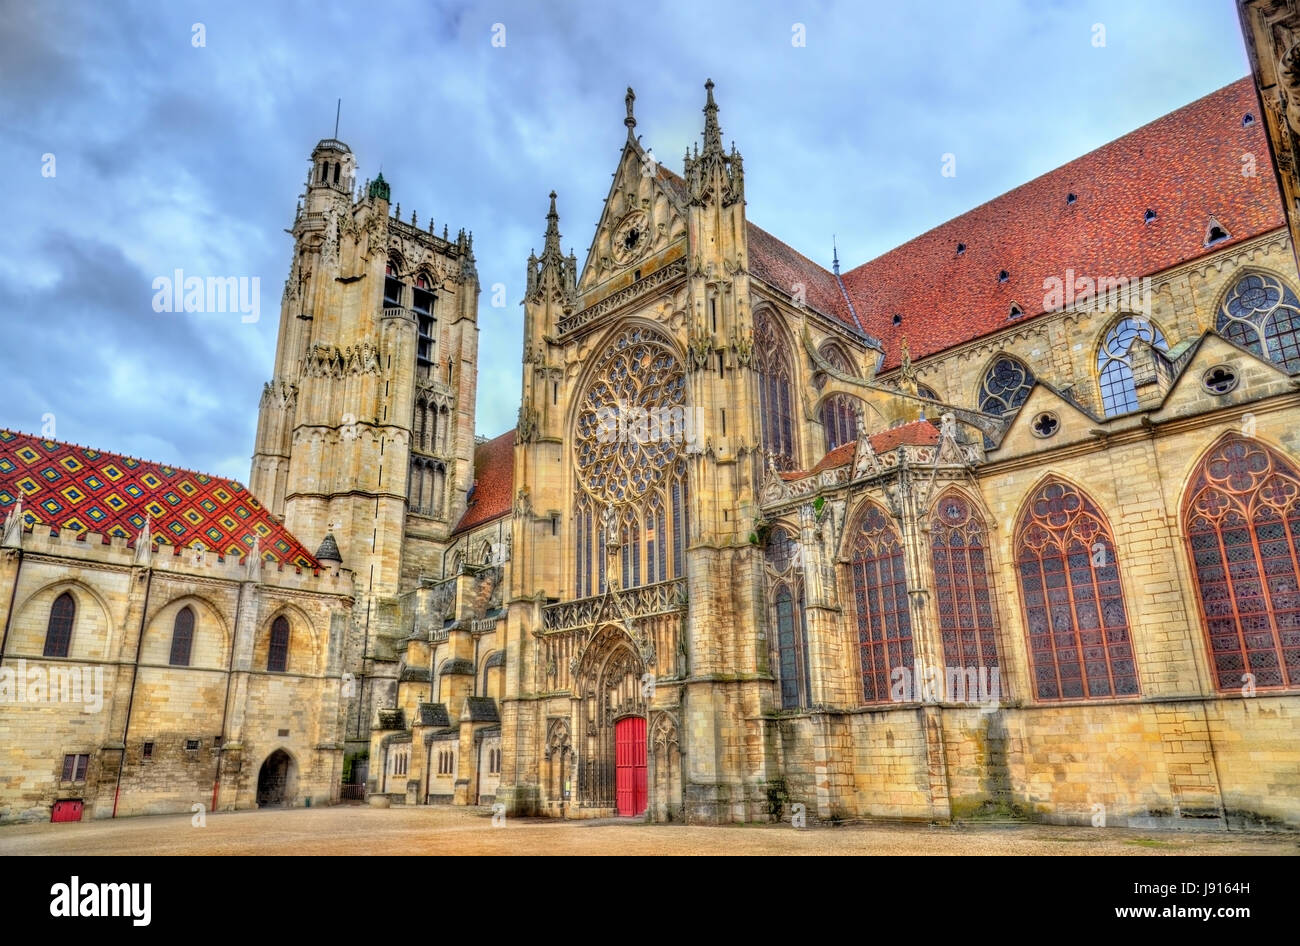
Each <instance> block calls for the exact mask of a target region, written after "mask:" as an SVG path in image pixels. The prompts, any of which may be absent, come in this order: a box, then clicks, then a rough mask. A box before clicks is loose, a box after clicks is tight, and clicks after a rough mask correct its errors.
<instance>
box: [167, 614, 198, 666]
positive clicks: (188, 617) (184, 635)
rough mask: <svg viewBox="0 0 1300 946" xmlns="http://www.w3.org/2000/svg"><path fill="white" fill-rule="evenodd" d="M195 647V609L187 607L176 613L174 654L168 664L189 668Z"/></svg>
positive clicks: (173, 640) (173, 627) (173, 630)
mask: <svg viewBox="0 0 1300 946" xmlns="http://www.w3.org/2000/svg"><path fill="white" fill-rule="evenodd" d="M193 646H194V609H193V608H191V607H190V606H189V605H186V606H185V607H183V608H181V609H180V610H179V611H177V612H176V620H175V621H174V622H173V623H172V653H171V659H170V660H169V661H168V663H170V664H171V665H172V666H173V667H188V666H189V665H190V649H191V648H192V647H193Z"/></svg>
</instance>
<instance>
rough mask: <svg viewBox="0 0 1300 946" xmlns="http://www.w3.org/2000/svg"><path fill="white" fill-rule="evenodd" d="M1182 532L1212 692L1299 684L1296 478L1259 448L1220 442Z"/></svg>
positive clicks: (1299, 474) (1195, 485)
mask: <svg viewBox="0 0 1300 946" xmlns="http://www.w3.org/2000/svg"><path fill="white" fill-rule="evenodd" d="M1186 496H1187V498H1186V500H1185V501H1184V503H1183V530H1184V534H1185V535H1186V536H1187V546H1188V550H1189V551H1190V553H1191V557H1192V568H1193V574H1194V576H1195V579H1196V592H1197V598H1198V600H1199V602H1200V611H1201V621H1202V623H1203V625H1204V627H1205V634H1206V640H1207V643H1208V645H1209V662H1210V669H1211V672H1212V673H1213V674H1214V685H1215V687H1216V688H1217V689H1219V690H1223V691H1230V690H1242V689H1243V688H1244V687H1247V686H1248V685H1249V686H1253V687H1258V688H1268V689H1273V688H1278V689H1282V688H1293V687H1298V686H1300V470H1298V469H1297V468H1296V464H1295V463H1294V462H1293V461H1292V460H1290V459H1288V458H1287V457H1285V456H1283V455H1282V454H1281V453H1279V452H1277V451H1276V450H1272V449H1270V448H1269V447H1267V446H1265V445H1264V444H1262V443H1260V442H1259V441H1258V440H1253V439H1250V438H1247V437H1240V436H1236V435H1230V436H1227V437H1224V438H1223V439H1221V440H1219V442H1218V443H1216V444H1215V445H1214V446H1213V447H1212V448H1211V449H1210V451H1209V453H1207V454H1206V455H1205V457H1204V458H1202V460H1201V462H1200V463H1199V464H1198V465H1197V467H1196V469H1195V470H1194V471H1193V473H1192V480H1191V486H1190V487H1189V488H1188V490H1187V494H1186Z"/></svg>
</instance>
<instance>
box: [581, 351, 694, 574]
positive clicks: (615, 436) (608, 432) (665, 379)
mask: <svg viewBox="0 0 1300 946" xmlns="http://www.w3.org/2000/svg"><path fill="white" fill-rule="evenodd" d="M686 409H687V386H686V373H685V371H684V370H683V368H682V362H681V359H680V358H679V357H678V354H677V351H676V349H675V348H674V347H673V344H672V342H671V341H669V340H668V338H666V337H665V336H664V335H662V334H660V333H659V332H657V331H655V330H654V329H650V328H645V327H641V326H635V327H629V328H625V329H623V330H622V331H620V332H618V333H617V334H616V335H615V336H614V337H613V338H612V339H611V340H610V342H609V343H608V344H607V345H606V346H605V347H604V348H603V349H602V350H599V352H598V354H597V355H596V358H595V364H594V367H593V369H592V372H591V375H590V378H589V380H588V381H587V386H586V389H585V391H584V392H583V395H582V398H581V400H580V403H579V407H578V419H577V429H576V431H575V438H574V439H575V444H576V446H575V457H574V459H575V468H576V473H577V476H576V482H575V484H574V505H573V510H574V512H573V524H574V529H573V536H574V543H575V548H574V563H575V575H574V590H575V596H576V597H579V598H582V597H587V596H589V595H595V594H600V593H602V592H603V591H605V590H607V589H608V588H609V587H610V586H611V584H612V585H614V586H617V587H618V588H632V587H636V586H638V585H643V584H652V583H655V582H661V581H667V580H671V579H674V578H681V577H682V576H683V575H684V574H685V556H684V554H683V553H684V550H685V547H686V536H687V530H688V528H689V521H690V520H689V510H688V503H689V501H690V500H689V494H688V490H687V476H686V438H687V436H688V434H689V431H688V429H687V420H688V417H687V412H686Z"/></svg>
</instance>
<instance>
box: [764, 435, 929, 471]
mask: <svg viewBox="0 0 1300 946" xmlns="http://www.w3.org/2000/svg"><path fill="white" fill-rule="evenodd" d="M869 439H870V440H871V447H872V449H874V450H875V451H876V453H888V452H889V451H890V450H893V449H894V448H895V447H897V446H899V445H900V444H911V445H914V446H923V447H928V446H933V445H934V444H936V443H938V442H939V428H938V427H936V426H934V424H933V423H932V422H930V421H928V420H914V421H912V422H911V423H908V424H900V425H899V426H897V427H890V428H889V429H888V430H882V431H880V432H879V433H875V434H872V435H871V436H870V438H869ZM857 449H858V445H857V443H855V442H854V441H849V442H848V443H842V444H840V445H839V446H838V447H836V448H835V449H834V450H831V451H830V452H829V453H827V454H826V456H824V457H822V458H821V460H820V461H818V463H817V465H816V466H814V467H813V468H812V469H811V470H803V471H797V472H793V473H782V474H781V479H783V480H801V479H803V478H804V477H805V476H812V475H813V474H814V473H820V472H821V471H822V470H833V469H835V468H836V467H839V466H844V464H846V463H852V462H853V456H854V454H855V453H856V452H857Z"/></svg>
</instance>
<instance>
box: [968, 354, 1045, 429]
mask: <svg viewBox="0 0 1300 946" xmlns="http://www.w3.org/2000/svg"><path fill="white" fill-rule="evenodd" d="M1033 386H1034V373H1033V372H1032V371H1030V370H1029V369H1028V368H1026V367H1025V366H1024V365H1023V364H1022V363H1020V362H1019V361H1017V360H1016V359H1015V358H1008V357H1005V356H1003V357H1002V358H999V359H998V360H997V361H995V362H994V363H993V365H992V366H991V367H990V368H989V370H988V371H987V372H985V373H984V381H983V382H982V383H981V384H980V410H982V411H983V412H984V413H986V414H998V415H1001V414H1010V413H1011V412H1012V411H1014V410H1015V409H1016V408H1018V407H1019V406H1020V405H1021V404H1023V403H1025V398H1027V397H1029V390H1030V388H1032V387H1033Z"/></svg>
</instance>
